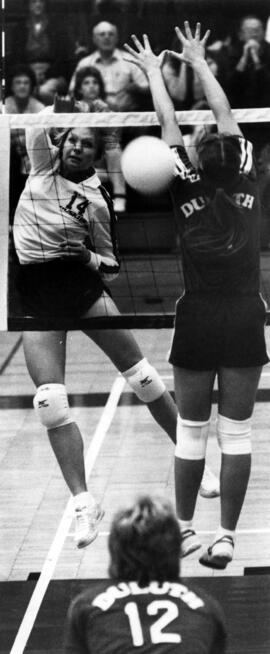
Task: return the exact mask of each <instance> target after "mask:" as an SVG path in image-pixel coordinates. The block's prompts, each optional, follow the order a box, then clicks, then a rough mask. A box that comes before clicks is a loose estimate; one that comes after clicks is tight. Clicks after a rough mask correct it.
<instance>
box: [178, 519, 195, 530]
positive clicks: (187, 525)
mask: <svg viewBox="0 0 270 654" xmlns="http://www.w3.org/2000/svg"><path fill="white" fill-rule="evenodd" d="M178 522H179V524H180V530H181V531H186V529H193V525H192V520H180V518H179V519H178Z"/></svg>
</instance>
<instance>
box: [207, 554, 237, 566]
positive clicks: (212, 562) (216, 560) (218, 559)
mask: <svg viewBox="0 0 270 654" xmlns="http://www.w3.org/2000/svg"><path fill="white" fill-rule="evenodd" d="M207 557H208V555H207V554H206V555H203V556H201V558H200V559H199V562H200V563H201V565H204V566H205V567H206V568H214V570H225V568H226V567H227V565H228V563H230V562H231V561H232V557H229V556H212V557H211V558H210V557H208V558H207Z"/></svg>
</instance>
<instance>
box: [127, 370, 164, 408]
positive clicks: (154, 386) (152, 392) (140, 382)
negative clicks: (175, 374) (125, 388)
mask: <svg viewBox="0 0 270 654" xmlns="http://www.w3.org/2000/svg"><path fill="white" fill-rule="evenodd" d="M122 374H123V377H125V379H126V380H127V382H128V384H129V385H130V386H131V388H132V389H133V391H134V393H136V395H137V396H138V398H139V399H140V400H142V402H145V403H148V402H153V401H154V400H157V399H158V398H159V397H161V395H163V393H164V391H165V390H166V386H165V384H164V383H163V381H162V379H161V378H160V376H159V374H158V372H157V371H156V369H155V368H153V366H151V365H150V363H149V362H148V361H147V359H141V361H138V363H136V364H135V366H132V368H129V370H126V371H125V372H123V373H122Z"/></svg>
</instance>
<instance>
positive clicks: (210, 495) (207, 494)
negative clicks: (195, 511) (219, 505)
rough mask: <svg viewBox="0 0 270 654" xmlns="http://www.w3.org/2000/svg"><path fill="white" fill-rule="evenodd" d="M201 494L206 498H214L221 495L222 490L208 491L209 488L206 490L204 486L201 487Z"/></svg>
mask: <svg viewBox="0 0 270 654" xmlns="http://www.w3.org/2000/svg"><path fill="white" fill-rule="evenodd" d="M199 495H200V496H201V497H205V498H206V499H212V498H213V497H219V496H220V492H219V491H207V490H204V489H203V488H200V490H199Z"/></svg>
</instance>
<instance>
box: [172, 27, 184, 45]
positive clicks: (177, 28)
mask: <svg viewBox="0 0 270 654" xmlns="http://www.w3.org/2000/svg"><path fill="white" fill-rule="evenodd" d="M174 29H175V33H176V35H177V36H178V38H179V40H180V41H181V43H182V44H183V45H185V43H186V37H185V36H184V34H183V32H181V30H180V27H175V28H174Z"/></svg>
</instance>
